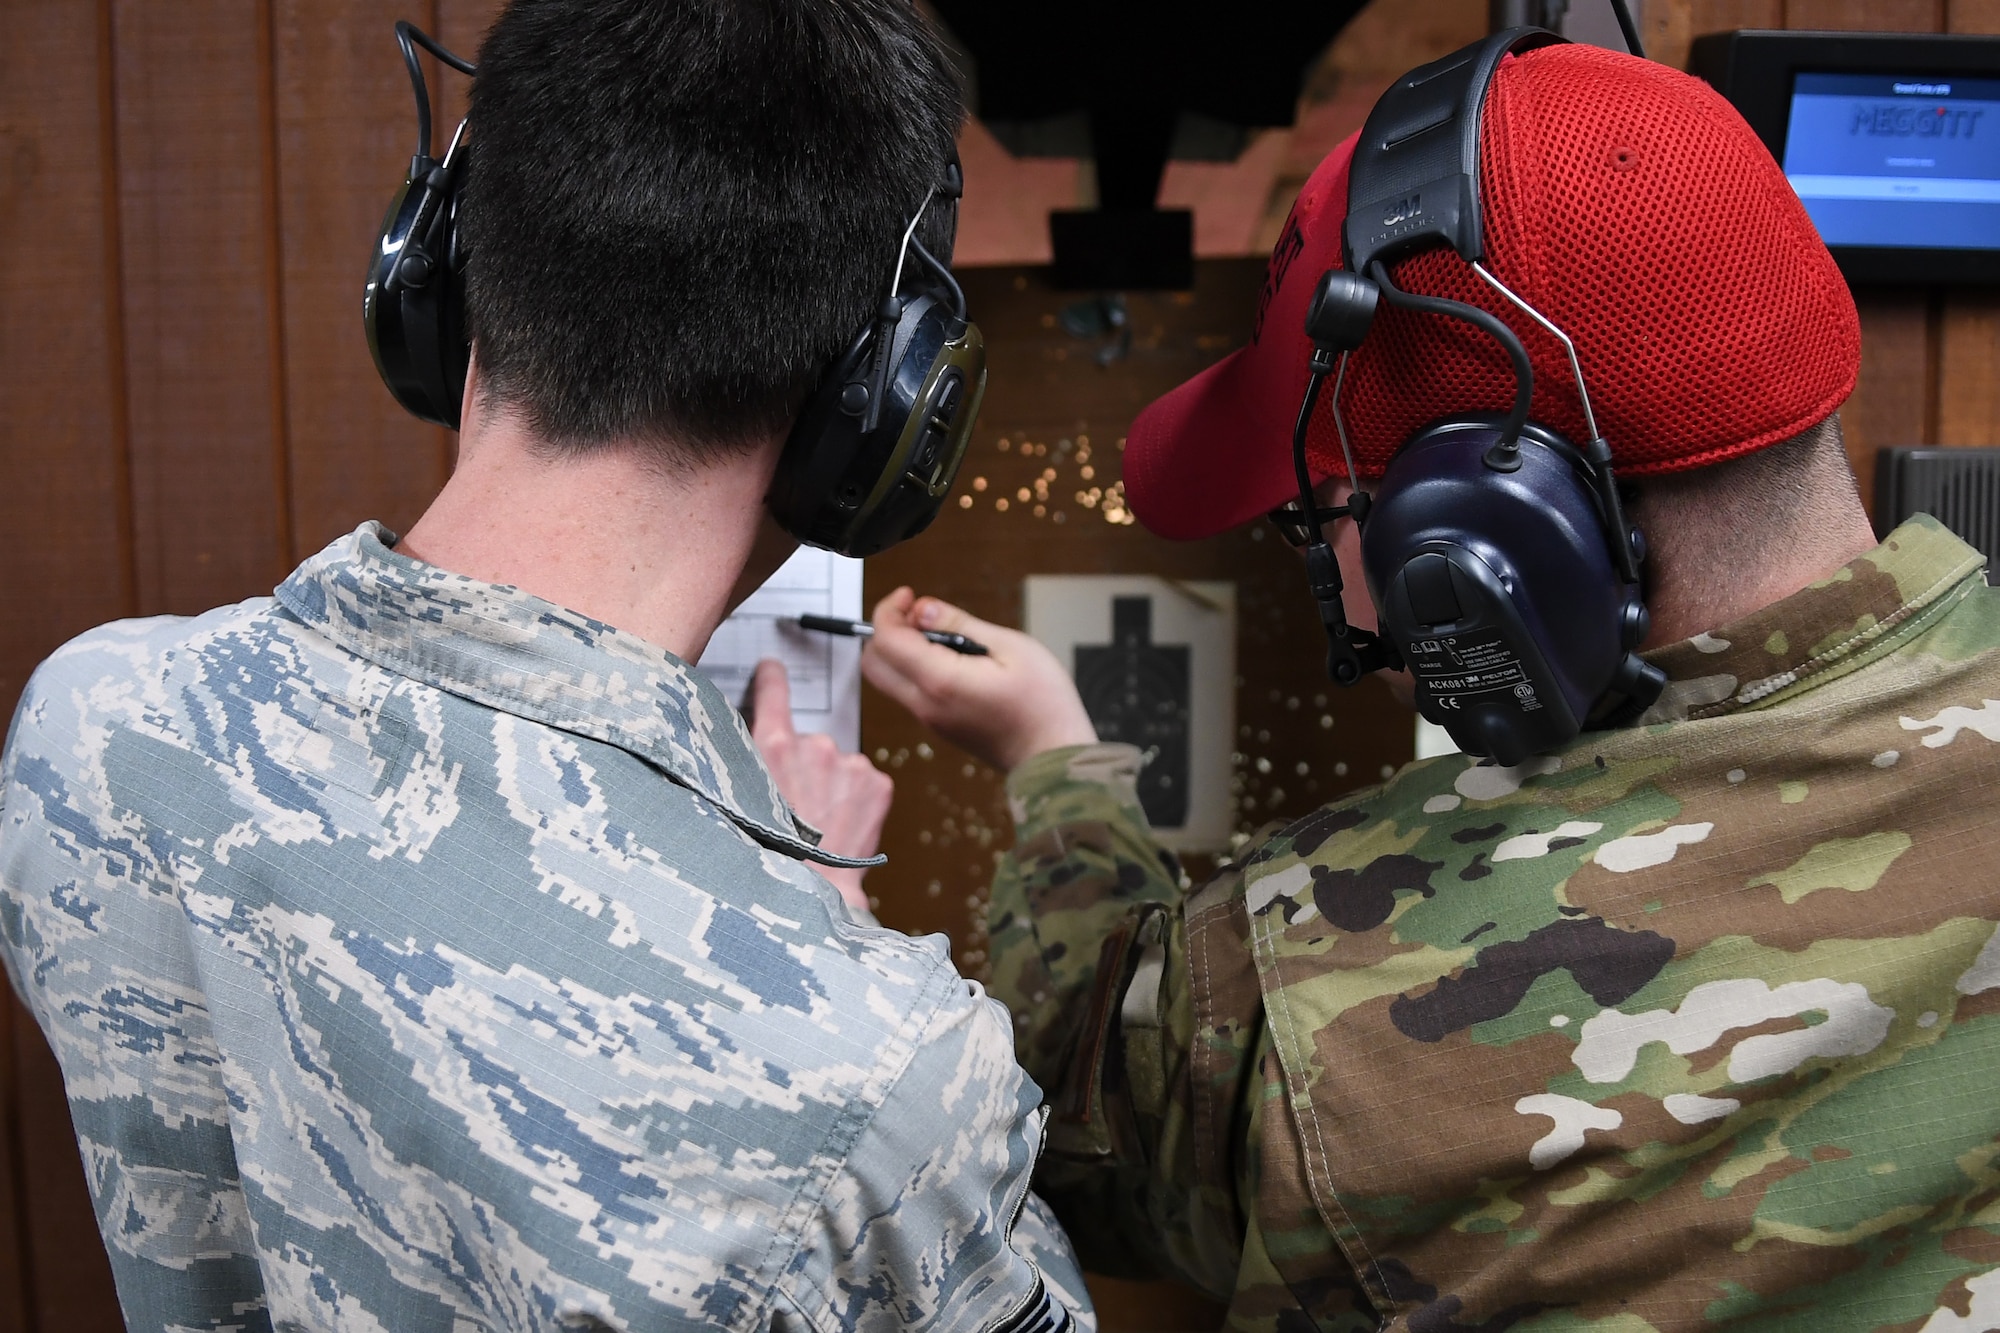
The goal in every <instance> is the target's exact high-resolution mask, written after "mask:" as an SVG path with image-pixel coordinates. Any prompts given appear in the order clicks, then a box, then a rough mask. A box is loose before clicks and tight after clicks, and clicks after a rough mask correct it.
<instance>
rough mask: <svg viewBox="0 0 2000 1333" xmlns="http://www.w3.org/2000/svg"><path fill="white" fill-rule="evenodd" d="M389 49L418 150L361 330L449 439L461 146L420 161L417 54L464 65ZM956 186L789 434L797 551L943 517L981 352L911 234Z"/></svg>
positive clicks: (459, 273) (425, 104) (787, 464)
mask: <svg viewBox="0 0 2000 1333" xmlns="http://www.w3.org/2000/svg"><path fill="white" fill-rule="evenodd" d="M396 40H397V42H398V43H399V44H400V45H401V47H402V50H403V59H404V61H405V62H406V63H407V64H408V66H409V70H410V85H411V87H412V88H413V89H414V90H415V93H416V99H417V136H418V144H417V155H416V156H415V157H414V158H412V159H411V162H410V172H409V176H408V178H407V179H406V180H405V181H404V182H403V186H402V188H401V189H400V190H398V191H397V193H396V197H395V198H394V199H393V200H392V201H391V202H390V204H389V211H388V214H387V216H386V217H385V218H384V219H383V223H382V232H381V235H380V237H379V238H378V239H377V243H376V247H375V254H374V255H373V256H372V257H371V259H370V262H369V268H368V287H367V292H366V295H365V296H364V298H363V300H362V323H363V326H364V327H365V329H366V331H367V336H368V348H369V351H370V352H371V353H372V354H373V355H374V357H375V368H376V370H377V371H379V372H380V373H381V376H382V381H383V383H385V384H387V385H388V386H389V391H390V392H391V393H392V394H394V395H395V397H396V401H397V402H399V403H401V404H402V405H403V406H404V407H405V408H406V409H408V410H409V411H410V412H412V413H414V414H415V415H416V416H419V417H421V418H423V419H424V420H425V421H433V422H436V423H438V424H439V425H442V426H450V427H452V428H453V429H456V428H457V427H458V424H459V422H458V416H459V404H460V401H461V399H463V397H464V395H465V376H466V370H467V368H468V366H469V365H470V363H471V356H472V345H471V341H470V332H469V330H468V329H467V328H466V325H465V286H464V273H465V264H466V258H467V256H466V254H465V251H464V248H463V247H462V246H460V244H459V243H458V197H459V190H460V188H461V187H462V185H463V184H464V180H465V170H464V167H465V162H466V160H467V158H468V156H469V154H470V153H471V151H472V149H471V146H470V145H468V144H467V143H466V142H465V126H464V125H463V124H461V125H460V126H459V127H458V132H457V133H456V134H454V135H453V136H452V141H451V147H450V148H449V149H448V150H446V152H445V155H444V158H443V160H441V161H440V160H438V159H435V158H433V157H431V156H430V147H431V105H430V96H429V93H428V92H427V90H426V88H425V86H424V75H423V70H422V67H421V66H420V65H419V64H418V61H417V53H416V50H415V47H417V46H421V47H423V48H424V50H426V51H429V52H430V53H431V54H432V55H434V56H436V57H437V58H438V59H439V60H441V61H443V62H444V63H445V64H447V65H449V66H451V67H452V68H453V69H455V70H458V71H459V72H460V73H462V74H472V73H474V72H475V69H474V67H473V66H472V65H471V64H470V63H469V62H467V61H465V60H461V59H460V58H459V57H457V56H455V55H453V54H452V53H451V52H449V51H447V50H445V49H444V47H442V46H440V45H439V44H438V43H437V42H435V41H434V40H432V39H431V38H430V37H429V36H427V35H426V34H425V33H423V32H422V31H420V30H419V29H417V28H416V27H414V26H413V25H411V24H409V23H398V24H397V25H396ZM963 191H964V184H963V179H962V176H961V174H960V170H959V165H958V159H957V155H956V153H955V152H954V153H953V155H952V157H951V160H950V161H949V163H948V164H947V165H946V167H945V169H944V172H943V174H942V178H941V179H940V180H939V182H938V183H937V185H936V186H934V187H933V188H932V189H931V191H930V192H929V193H928V194H927V195H926V196H925V197H924V199H923V200H922V201H921V202H920V203H919V204H918V205H917V211H916V214H915V216H913V217H912V218H911V219H910V222H909V225H908V227H907V228H905V230H904V232H903V239H902V245H901V247H900V248H899V249H898V250H897V253H896V268H895V272H894V274H893V275H892V276H891V277H890V279H889V286H888V290H887V292H886V294H885V295H884V297H883V299H882V304H881V307H880V309H879V311H878V312H877V315H876V316H875V317H874V318H872V319H871V320H870V321H869V322H868V323H867V324H866V325H865V326H864V327H863V328H862V329H861V330H860V331H859V332H858V333H857V334H856V335H855V337H854V339H853V341H852V343H851V344H850V345H849V347H848V349H847V351H846V352H845V353H844V354H843V355H842V356H841V357H840V358H839V359H838V360H836V361H835V362H834V363H833V364H832V365H831V366H828V367H827V368H826V370H825V371H824V372H823V373H822V374H821V375H820V377H819V380H818V382H817V383H816V384H815V385H814V387H813V389H812V391H811V393H810V394H809V395H808V397H807V400H806V404H805V407H804V409H803V410H802V411H801V412H800V414H799V417H798V419H797V421H796V422H795V423H794V425H793V428H792V432H791V436H790V438H789V439H788V440H787V441H786V443H785V449H784V453H783V455H782V457H781V458H780V460H779V463H778V471H777V474H776V476H775V478H774V479H773V481H772V485H771V491H770V495H769V503H770V506H771V511H772V513H773V514H774V515H775V516H776V518H777V520H778V522H779V523H780V524H782V525H783V527H784V528H785V530H786V531H787V532H789V533H791V534H792V535H793V536H794V537H797V538H798V539H799V540H800V541H802V542H806V543H807V544H809V545H813V546H821V547H825V548H826V549H827V550H830V551H834V552H837V553H839V554H841V555H853V556H865V555H873V554H875V553H876V552H877V551H880V550H882V549H884V548H885V547H888V546H892V545H894V544H895V543H896V542H899V541H902V540H903V539H904V538H906V537H914V536H915V535H916V534H918V533H919V532H922V531H923V530H924V529H925V528H927V527H929V526H930V524H931V520H932V519H934V518H936V517H937V514H938V511H939V510H940V509H942V508H943V507H944V501H945V497H946V496H947V495H948V494H949V492H950V490H951V483H952V480H953V479H954V478H955V477H956V476H957V475H958V465H959V463H960V461H961V460H963V458H964V457H965V446H966V442H967V441H968V440H969V439H970V438H971V436H972V423H973V419H974V418H975V417H976V416H977V415H978V413H979V400H980V398H981V397H982V396H983V395H984V393H985V391H986V344H985V342H984V341H983V340H982V339H981V337H980V335H979V329H978V327H977V326H976V325H974V324H972V323H970V322H969V321H968V320H967V318H966V309H965V295H964V293H963V292H962V291H960V289H959V286H958V283H957V281H956V280H954V279H953V277H952V275H951V269H950V267H949V266H947V265H946V264H944V263H943V262H942V261H940V260H939V259H937V258H936V257H935V256H934V255H932V254H931V252H930V251H929V249H927V248H926V247H925V245H924V243H923V241H922V240H920V239H919V238H918V237H917V234H916V232H917V224H918V222H919V221H920V220H921V219H922V218H923V215H924V213H925V211H926V210H927V209H929V208H930V207H931V205H932V204H933V203H934V202H935V201H936V200H938V199H939V198H940V197H941V198H943V199H944V200H945V201H946V206H947V207H950V208H952V209H953V210H954V211H953V222H954V225H956V219H957V214H956V208H957V203H956V201H957V200H958V198H959V196H960V195H961V194H962V193H963ZM913 256H914V257H915V259H916V260H917V263H916V264H914V265H913V264H911V263H909V261H910V259H911V258H912V257H913ZM906 273H908V274H916V273H921V274H923V275H925V276H924V277H922V278H919V279H918V280H917V282H916V283H914V284H910V285H913V286H914V288H915V290H914V291H912V292H906V291H905V286H906V283H905V281H904V278H905V275H906Z"/></svg>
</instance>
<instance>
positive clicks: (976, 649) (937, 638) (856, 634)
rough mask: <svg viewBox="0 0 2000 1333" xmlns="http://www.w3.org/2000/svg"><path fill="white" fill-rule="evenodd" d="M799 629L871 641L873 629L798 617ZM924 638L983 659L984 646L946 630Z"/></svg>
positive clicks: (861, 622) (832, 619)
mask: <svg viewBox="0 0 2000 1333" xmlns="http://www.w3.org/2000/svg"><path fill="white" fill-rule="evenodd" d="M799 628H800V629H811V630H818V631H819V632H820V633H821V634H844V635H846V636H847V637H849V638H851V639H872V638H874V637H875V627H874V626H873V625H871V624H869V623H868V622H867V621H865V620H842V619H840V618H839V617H838V616H800V617H799ZM924 637H925V638H926V639H929V640H930V641H931V642H932V643H941V644H943V645H944V646H945V647H947V648H949V649H951V650H952V651H953V652H955V653H964V654H965V655H966V656H967V657H985V656H986V655H987V652H986V645H985V644H983V643H978V642H976V641H974V640H972V639H968V638H966V637H965V636H964V635H963V634H953V633H951V632H949V631H947V630H941V629H927V630H925V631H924Z"/></svg>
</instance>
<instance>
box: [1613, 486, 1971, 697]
mask: <svg viewBox="0 0 2000 1333" xmlns="http://www.w3.org/2000/svg"><path fill="white" fill-rule="evenodd" d="M1985 566H1986V558H1985V557H1984V556H1982V555H1980V554H1979V552H1977V551H1975V550H1973V549H1972V548H1971V547H1970V546H1967V545H1966V544H1965V543H1964V542H1962V541H1960V540H1959V539H1958V538H1956V537H1954V536H1952V534H1951V533H1950V532H1949V531H1948V530H1947V529H1946V528H1945V526H1944V525H1943V524H1941V523H1939V522H1938V521H1937V520H1936V519H1934V518H1932V517H1930V516H1929V515H1927V514H1919V515H1917V516H1916V517H1915V518H1912V519H1911V520H1910V521H1909V522H1907V523H1905V524H1903V525H1902V526H1901V527H1899V528H1897V529H1896V530H1895V531H1894V532H1892V533H1890V534H1889V536H1888V538H1887V539H1886V540H1884V541H1883V543H1882V544H1881V545H1880V546H1877V547H1876V548H1875V549H1874V550H1872V551H1870V552H1868V553H1867V554H1866V555H1863V556H1859V557H1857V558H1855V559H1854V560H1852V561H1850V562H1848V563H1847V564H1846V565H1844V566H1842V567H1841V568H1840V569H1839V570H1838V571H1836V572H1835V573H1834V574H1833V575H1832V576H1831V577H1830V578H1825V579H1822V580H1820V581H1819V582H1818V583H1814V584H1811V585H1810V586H1808V587H1805V588H1801V589H1800V590H1799V591H1798V592H1795V593H1793V594H1792V595H1791V596H1790V597H1786V598H1783V599H1782V600H1780V601H1776V602H1773V603H1771V605H1769V606H1766V607H1764V608H1762V609H1761V610H1758V611H1754V612H1752V613H1751V614H1750V615H1747V616H1745V617H1743V618H1742V619H1741V620H1737V621H1732V622H1731V623H1729V624H1727V625H1724V626H1721V627H1720V628H1718V629H1714V630H1710V631H1708V632H1707V633H1704V634H1697V635H1695V636H1694V637H1693V638H1691V639H1683V640H1682V641H1681V642H1679V643H1675V644H1669V645H1668V646H1666V647H1664V648H1656V649H1654V650H1653V651H1652V652H1650V653H1647V654H1646V658H1647V660H1648V661H1650V662H1652V663H1653V664H1654V665H1655V666H1658V667H1659V668H1660V669H1661V670H1663V671H1665V672H1666V673H1667V677H1668V683H1667V688H1666V692H1665V693H1664V694H1662V695H1661V696H1660V701H1659V702H1658V703H1656V704H1654V705H1653V707H1652V708H1651V709H1649V710H1647V712H1646V715H1645V716H1644V717H1642V718H1640V719H1639V721H1640V722H1641V723H1652V722H1677V721H1684V720H1687V719H1690V718H1705V717H1718V716H1720V715H1722V714H1724V713H1731V712H1735V711H1737V710H1738V709H1743V708H1756V707H1763V706H1765V705H1768V704H1773V703H1776V702H1778V701H1779V700H1781V699H1785V698H1789V697H1790V696H1792V695H1794V694H1798V693H1800V692H1802V691H1804V690H1808V689H1812V688H1814V687H1815V686H1818V685H1822V684H1824V683H1825V682H1827V681H1829V680H1833V679H1835V678H1837V677H1839V676H1844V675H1846V674H1847V673H1848V672H1850V671H1853V670H1854V669H1855V668H1857V667H1860V666H1863V665H1865V664H1866V663H1868V662H1872V661H1874V660H1875V659H1876V658H1877V657H1880V656H1881V655H1882V654H1883V653H1885V652H1888V651H1890V650H1891V649H1892V648H1894V647H1895V646H1896V645H1897V644H1899V643H1901V642H1902V641H1904V640H1905V639H1907V638H1909V637H1910V636H1912V635H1914V634H1916V633H1918V632H1919V630H1920V629H1921V628H1922V627H1924V626H1926V625H1928V624H1930V623H1931V622H1932V621H1933V620H1934V619H1935V618H1936V617H1937V616H1938V615H1939V614H1940V613H1941V612H1943V611H1945V610H1947V609H1949V608H1950V607H1951V606H1953V605H1955V604H1956V603H1957V602H1958V601H1959V599H1960V598H1962V597H1964V596H1965V595H1966V593H1967V592H1969V591H1971V589H1972V588H1974V587H1976V586H1979V585H1980V578H1979V575H1980V571H1981V570H1983V569H1984V568H1985Z"/></svg>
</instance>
